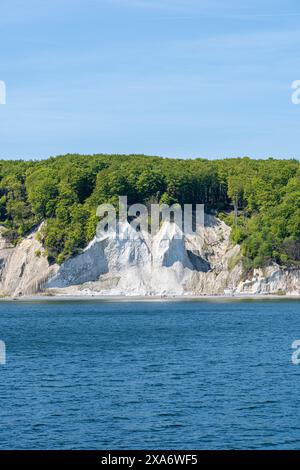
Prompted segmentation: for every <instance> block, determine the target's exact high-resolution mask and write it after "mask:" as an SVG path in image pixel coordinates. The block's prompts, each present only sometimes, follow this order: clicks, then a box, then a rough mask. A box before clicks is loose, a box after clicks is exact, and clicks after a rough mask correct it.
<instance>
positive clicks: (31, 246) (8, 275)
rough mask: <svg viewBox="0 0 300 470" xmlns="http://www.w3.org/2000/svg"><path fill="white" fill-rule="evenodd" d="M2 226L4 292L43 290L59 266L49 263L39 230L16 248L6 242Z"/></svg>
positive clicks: (1, 279)
mask: <svg viewBox="0 0 300 470" xmlns="http://www.w3.org/2000/svg"><path fill="white" fill-rule="evenodd" d="M2 232H3V228H1V229H0V295H1V296H20V295H32V294H35V293H38V292H40V291H41V290H42V289H43V285H44V283H45V282H46V281H47V280H48V278H49V277H50V276H52V275H53V274H54V273H55V272H56V271H57V269H58V266H57V265H53V266H49V263H48V261H47V258H45V257H44V256H43V255H42V253H43V248H42V246H41V244H40V242H39V241H38V240H37V239H36V234H37V232H34V233H32V234H31V235H29V236H28V237H26V238H24V240H22V241H21V242H20V243H19V244H18V245H17V246H16V247H14V246H12V245H10V244H9V243H8V242H6V241H5V239H4V238H3V236H2V235H1V234H2Z"/></svg>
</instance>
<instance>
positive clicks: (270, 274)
mask: <svg viewBox="0 0 300 470" xmlns="http://www.w3.org/2000/svg"><path fill="white" fill-rule="evenodd" d="M119 228H120V232H121V236H120V237H118V238H113V237H112V236H110V237H108V238H106V239H101V240H98V239H96V238H95V239H94V240H92V241H91V243H90V244H89V245H88V246H87V247H86V248H85V249H84V250H83V251H82V253H80V254H79V255H77V256H75V257H73V258H71V259H69V260H68V261H66V262H65V263H63V264H62V265H61V266H58V265H56V264H55V265H52V266H50V265H49V264H48V261H47V258H46V257H44V256H43V247H42V245H41V244H40V242H39V241H38V240H37V239H36V234H37V232H34V233H32V234H31V235H29V236H28V237H26V238H24V239H23V240H22V241H21V242H20V243H19V244H18V245H17V246H16V247H14V246H12V245H10V244H9V243H7V242H6V241H5V239H4V238H3V236H1V232H2V230H3V228H1V227H0V295H2V296H22V295H32V294H35V293H40V292H45V293H46V294H51V293H52V294H53V293H54V294H57V295H78V294H81V295H95V294H101V295H149V296H151V295H154V296H156V295H157V296H167V295H168V296H170V295H199V296H203V295H224V294H225V295H226V294H228V295H235V294H237V295H256V294H261V295H264V294H289V295H300V270H299V269H298V270H297V269H295V270H292V269H290V270H288V269H283V268H281V267H279V266H277V265H272V266H269V267H267V268H265V269H257V270H254V272H253V273H251V274H245V273H244V271H243V266H242V260H241V253H240V247H239V246H238V245H235V246H233V245H232V243H231V241H230V227H228V226H227V225H226V224H224V222H222V221H221V220H219V219H217V218H215V217H213V216H209V215H207V216H205V226H204V227H203V229H202V231H201V232H200V233H199V234H197V235H185V236H184V235H183V234H182V233H179V232H178V231H180V229H179V228H178V227H177V226H176V225H175V224H172V223H165V224H164V225H163V226H162V227H161V229H160V231H159V232H158V233H157V234H155V235H154V236H150V235H149V234H145V233H138V232H135V231H134V229H133V228H132V227H131V226H130V225H129V224H128V223H126V224H123V225H122V226H120V227H119ZM39 230H40V229H39ZM122 234H123V235H124V237H122ZM178 235H180V236H178Z"/></svg>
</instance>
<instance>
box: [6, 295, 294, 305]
mask: <svg viewBox="0 0 300 470" xmlns="http://www.w3.org/2000/svg"><path fill="white" fill-rule="evenodd" d="M242 300H245V301H265V300H295V301H300V294H298V295H276V294H237V295H166V296H164V295H162V296H154V295H153V296H150V295H148V296H147V295H140V296H139V295H132V296H131V295H75V294H70V295H66V294H62V295H24V296H20V297H3V298H1V299H0V302H41V301H42V302H49V301H50V302H59V301H61V302H66V301H72V302H73V301H101V302H128V303H130V302H197V301H200V302H205V301H208V302H209V301H210V302H213V301H221V302H224V301H242Z"/></svg>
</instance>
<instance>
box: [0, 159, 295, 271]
mask: <svg viewBox="0 0 300 470" xmlns="http://www.w3.org/2000/svg"><path fill="white" fill-rule="evenodd" d="M123 195H127V196H128V203H129V204H132V203H136V202H140V203H145V204H147V203H150V202H158V203H167V204H172V203H176V202H178V203H180V204H184V203H189V204H196V203H203V204H205V205H206V210H207V211H214V212H215V213H218V214H219V216H220V217H222V218H223V219H224V220H225V221H226V222H227V223H228V224H230V225H232V228H233V230H232V238H233V241H234V242H236V243H240V244H241V246H242V253H243V255H244V260H245V265H246V266H248V267H249V268H250V267H259V266H264V265H267V264H268V263H270V262H272V261H276V262H277V263H279V264H282V265H287V266H292V265H299V264H300V163H299V161H297V160H275V159H271V158H270V159H268V160H252V159H250V158H247V157H244V158H238V159H224V160H214V161H210V160H204V159H194V160H188V159H187V160H180V159H171V158H159V157H147V156H143V155H92V156H87V155H86V156H84V155H65V156H59V157H56V158H50V159H48V160H42V161H21V160H20V161H5V160H2V161H0V223H1V224H2V225H4V226H5V227H6V231H5V236H6V237H7V238H8V239H9V240H11V241H12V242H13V243H17V242H18V241H19V240H20V239H21V238H22V237H23V236H25V235H26V234H27V233H29V232H30V231H31V230H33V229H34V228H35V227H37V226H38V225H39V224H40V223H41V222H43V221H45V222H46V223H45V224H44V227H43V230H42V234H41V241H42V243H43V245H44V247H45V253H46V255H47V256H48V258H49V260H50V261H57V262H59V263H61V262H62V261H63V260H65V259H67V258H68V257H70V256H72V255H73V254H75V253H78V252H79V251H80V250H81V249H82V248H83V247H84V246H85V245H86V244H87V243H88V242H89V241H90V240H91V238H92V237H93V236H94V233H95V228H96V224H97V220H98V219H97V217H96V213H95V209H96V207H97V206H98V205H99V204H101V203H117V201H118V196H123Z"/></svg>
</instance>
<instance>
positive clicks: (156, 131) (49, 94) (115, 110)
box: [0, 0, 300, 158]
mask: <svg viewBox="0 0 300 470" xmlns="http://www.w3.org/2000/svg"><path fill="white" fill-rule="evenodd" d="M299 23H300V3H299V1H298V0H297V1H296V0H295V1H290V0H286V1H285V2H283V1H282V0H280V1H277V0H272V1H271V0H270V1H269V0H252V1H241V0H238V1H235V0H229V1H226V0H51V2H50V1H49V2H46V1H45V2H44V1H41V0H24V1H21V0H1V4H0V80H4V81H5V82H6V85H7V104H6V105H5V106H0V158H43V157H48V156H50V155H57V154H64V153H68V152H70V153H72V152H79V153H101V152H105V153H145V154H150V155H163V156H177V157H196V156H197V157H207V158H216V157H229V156H242V155H249V156H252V157H256V158H258V157H263V158H266V157H269V156H274V157H283V158H288V157H296V158H299V156H300V150H299V138H298V135H299V132H300V105H299V106H296V105H293V104H292V102H291V92H292V91H291V83H292V82H293V81H294V80H297V79H300V53H299V52H300V27H299Z"/></svg>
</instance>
